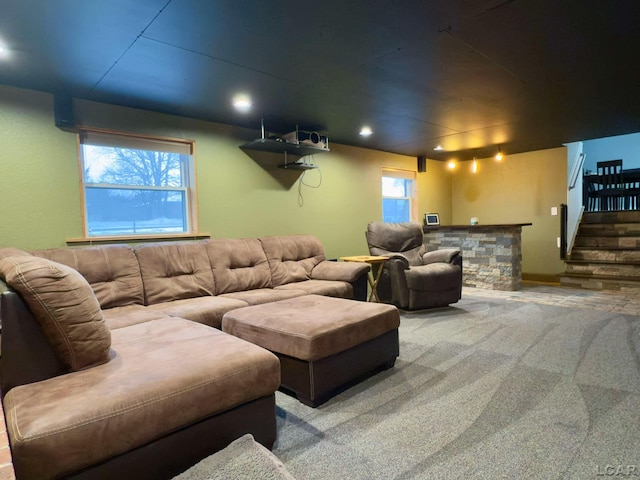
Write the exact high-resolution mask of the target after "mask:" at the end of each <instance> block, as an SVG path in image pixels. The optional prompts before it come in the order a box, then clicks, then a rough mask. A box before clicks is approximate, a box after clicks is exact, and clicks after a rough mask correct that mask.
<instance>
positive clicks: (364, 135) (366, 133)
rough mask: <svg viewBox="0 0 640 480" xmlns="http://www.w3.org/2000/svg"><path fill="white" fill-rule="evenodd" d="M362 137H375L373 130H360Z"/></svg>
mask: <svg viewBox="0 0 640 480" xmlns="http://www.w3.org/2000/svg"><path fill="white" fill-rule="evenodd" d="M360 135H362V136H363V137H369V136H371V135H373V130H371V127H362V128H361V129H360Z"/></svg>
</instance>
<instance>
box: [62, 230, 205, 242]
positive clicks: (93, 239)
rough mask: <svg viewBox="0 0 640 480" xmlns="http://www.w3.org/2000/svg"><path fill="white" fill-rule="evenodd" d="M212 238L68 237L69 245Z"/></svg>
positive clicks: (183, 235)
mask: <svg viewBox="0 0 640 480" xmlns="http://www.w3.org/2000/svg"><path fill="white" fill-rule="evenodd" d="M206 238H211V235H210V234H208V233H180V234H172V235H129V236H127V235H119V236H113V237H83V238H67V239H66V240H65V242H66V243H67V245H100V244H104V243H144V242H156V241H157V242H162V241H171V240H202V239H206Z"/></svg>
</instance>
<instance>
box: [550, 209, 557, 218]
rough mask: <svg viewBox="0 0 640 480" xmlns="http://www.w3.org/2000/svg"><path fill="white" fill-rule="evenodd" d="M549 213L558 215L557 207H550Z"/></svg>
mask: <svg viewBox="0 0 640 480" xmlns="http://www.w3.org/2000/svg"><path fill="white" fill-rule="evenodd" d="M551 215H554V216H555V215H558V207H551Z"/></svg>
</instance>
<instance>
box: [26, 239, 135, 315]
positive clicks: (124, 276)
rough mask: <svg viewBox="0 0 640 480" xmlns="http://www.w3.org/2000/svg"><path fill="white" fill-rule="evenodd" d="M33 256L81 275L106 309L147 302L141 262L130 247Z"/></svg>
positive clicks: (57, 250) (55, 251) (67, 250)
mask: <svg viewBox="0 0 640 480" xmlns="http://www.w3.org/2000/svg"><path fill="white" fill-rule="evenodd" d="M31 253H33V254H34V255H37V256H39V257H43V258H47V259H49V260H52V261H54V262H58V263H63V264H65V265H68V266H69V267H71V268H73V269H74V270H77V271H78V272H80V274H82V276H83V277H84V278H86V279H87V281H88V282H89V285H91V288H92V289H93V291H94V293H95V295H96V298H97V299H98V302H100V306H101V307H102V308H113V307H124V306H127V305H135V304H138V305H142V303H143V302H144V290H143V288H142V277H141V275H140V267H139V265H138V259H137V258H136V256H135V254H134V253H133V248H131V247H130V246H128V245H104V246H99V247H83V248H53V249H50V250H38V251H34V252H31Z"/></svg>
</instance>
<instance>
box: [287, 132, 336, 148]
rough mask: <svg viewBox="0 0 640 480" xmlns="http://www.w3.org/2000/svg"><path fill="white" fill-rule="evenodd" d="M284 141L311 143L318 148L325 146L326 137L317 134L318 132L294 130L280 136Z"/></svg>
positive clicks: (302, 143)
mask: <svg viewBox="0 0 640 480" xmlns="http://www.w3.org/2000/svg"><path fill="white" fill-rule="evenodd" d="M282 139H283V140H284V141H285V142H289V143H298V144H301V145H312V146H314V147H318V148H327V137H325V136H324V135H320V134H318V132H306V131H303V130H296V131H295V132H289V133H287V134H285V135H283V136H282Z"/></svg>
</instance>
